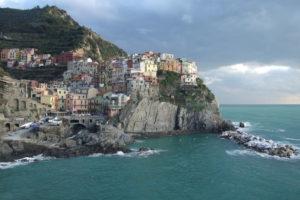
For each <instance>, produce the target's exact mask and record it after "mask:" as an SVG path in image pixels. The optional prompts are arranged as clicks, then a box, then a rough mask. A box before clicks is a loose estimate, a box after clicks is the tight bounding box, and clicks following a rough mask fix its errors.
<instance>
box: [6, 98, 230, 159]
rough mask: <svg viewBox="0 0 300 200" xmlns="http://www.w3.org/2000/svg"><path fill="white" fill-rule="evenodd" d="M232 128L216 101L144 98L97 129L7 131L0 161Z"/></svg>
mask: <svg viewBox="0 0 300 200" xmlns="http://www.w3.org/2000/svg"><path fill="white" fill-rule="evenodd" d="M228 130H235V129H234V126H233V124H232V123H231V122H230V121H225V120H223V119H222V117H221V115H220V112H219V106H218V104H217V102H216V101H215V102H213V103H212V104H207V105H206V106H205V109H203V110H202V111H188V110H187V109H185V108H182V107H179V106H177V105H174V104H171V103H168V102H160V101H158V100H153V99H151V98H144V99H142V100H141V101H139V102H137V103H132V104H129V105H128V106H126V107H125V108H124V109H123V110H122V112H121V113H120V115H119V116H118V117H117V118H113V119H111V120H110V121H108V122H107V123H106V124H105V125H101V127H98V131H96V132H93V131H92V132H90V131H89V130H81V131H79V132H76V133H74V132H73V131H72V128H71V125H70V124H69V123H68V122H64V123H62V124H61V125H59V126H41V127H36V128H30V129H22V130H19V131H16V132H11V133H9V134H7V135H5V136H4V137H2V139H1V140H0V162H7V161H13V160H16V159H20V158H23V157H30V156H36V155H39V154H42V155H44V156H50V157H56V158H68V157H75V156H85V155H90V154H94V153H104V154H114V153H116V152H118V151H122V152H124V153H127V152H130V149H128V148H127V147H126V145H128V144H132V143H134V139H133V138H136V137H160V136H169V135H180V134H190V133H201V132H206V133H221V132H222V131H228Z"/></svg>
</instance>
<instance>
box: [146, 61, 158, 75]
mask: <svg viewBox="0 0 300 200" xmlns="http://www.w3.org/2000/svg"><path fill="white" fill-rule="evenodd" d="M144 62H145V72H144V75H145V76H152V77H156V72H157V64H156V63H155V61H154V60H153V59H145V61H144Z"/></svg>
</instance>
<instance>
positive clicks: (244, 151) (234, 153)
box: [226, 149, 300, 161]
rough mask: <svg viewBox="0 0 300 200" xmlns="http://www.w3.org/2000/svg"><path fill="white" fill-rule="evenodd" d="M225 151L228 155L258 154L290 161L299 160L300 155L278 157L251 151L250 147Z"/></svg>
mask: <svg viewBox="0 0 300 200" xmlns="http://www.w3.org/2000/svg"><path fill="white" fill-rule="evenodd" d="M226 153H227V154H228V155H230V156H259V157H262V158H267V159H276V160H281V161H291V160H300V155H292V156H291V157H290V158H286V157H279V156H271V155H269V154H265V153H260V152H257V151H253V150H250V149H244V150H226Z"/></svg>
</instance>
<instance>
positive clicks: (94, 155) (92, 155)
mask: <svg viewBox="0 0 300 200" xmlns="http://www.w3.org/2000/svg"><path fill="white" fill-rule="evenodd" d="M100 156H103V153H93V154H91V155H89V156H88V157H91V158H95V157H100Z"/></svg>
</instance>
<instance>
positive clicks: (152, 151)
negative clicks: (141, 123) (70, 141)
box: [89, 149, 165, 158]
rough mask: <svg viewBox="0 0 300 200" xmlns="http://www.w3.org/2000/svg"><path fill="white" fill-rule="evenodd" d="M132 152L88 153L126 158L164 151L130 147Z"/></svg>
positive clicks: (146, 155) (92, 155) (97, 155)
mask: <svg viewBox="0 0 300 200" xmlns="http://www.w3.org/2000/svg"><path fill="white" fill-rule="evenodd" d="M131 150H132V152H130V153H124V152H123V151H118V152H117V153H115V154H102V153H95V154H91V155H89V157H102V156H104V157H113V156H115V157H127V158H131V157H145V158H146V157H148V156H151V155H155V154H160V153H161V152H164V151H165V150H160V149H156V150H148V151H143V152H139V151H138V150H137V149H131Z"/></svg>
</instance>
